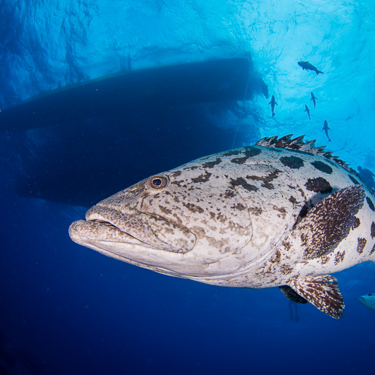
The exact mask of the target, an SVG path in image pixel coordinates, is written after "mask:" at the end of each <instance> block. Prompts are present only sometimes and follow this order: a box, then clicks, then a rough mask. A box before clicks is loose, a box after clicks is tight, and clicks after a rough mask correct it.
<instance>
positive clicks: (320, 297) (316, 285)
mask: <svg viewBox="0 0 375 375" xmlns="http://www.w3.org/2000/svg"><path fill="white" fill-rule="evenodd" d="M289 285H290V287H291V288H293V289H294V290H295V292H296V293H297V294H299V295H300V296H302V297H303V298H305V299H306V300H307V301H309V302H310V303H311V304H313V305H314V306H315V307H316V308H318V309H319V310H320V311H322V312H324V313H326V314H327V315H329V316H330V317H332V318H335V319H339V318H340V317H341V315H342V313H343V312H344V309H345V304H344V299H343V297H342V294H341V292H340V288H339V284H338V282H337V280H336V278H334V277H333V276H331V275H326V276H316V277H306V278H304V279H296V280H293V281H292V282H290V283H289Z"/></svg>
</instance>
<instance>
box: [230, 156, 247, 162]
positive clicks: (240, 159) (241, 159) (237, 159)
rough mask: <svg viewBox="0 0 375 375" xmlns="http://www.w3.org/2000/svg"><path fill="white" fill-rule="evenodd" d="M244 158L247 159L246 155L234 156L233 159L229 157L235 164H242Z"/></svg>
mask: <svg viewBox="0 0 375 375" xmlns="http://www.w3.org/2000/svg"><path fill="white" fill-rule="evenodd" d="M246 160H247V157H243V158H234V159H231V162H232V163H235V164H244V163H245V161H246Z"/></svg>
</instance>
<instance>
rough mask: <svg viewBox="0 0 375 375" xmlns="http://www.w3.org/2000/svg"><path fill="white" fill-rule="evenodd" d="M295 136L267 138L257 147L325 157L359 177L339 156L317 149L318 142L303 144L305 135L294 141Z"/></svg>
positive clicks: (322, 148) (257, 144) (261, 140)
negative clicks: (295, 151)
mask: <svg viewBox="0 0 375 375" xmlns="http://www.w3.org/2000/svg"><path fill="white" fill-rule="evenodd" d="M292 136H293V134H288V135H286V136H284V137H281V138H279V139H278V138H277V136H274V137H265V138H262V139H260V140H259V141H258V142H257V143H256V144H255V145H256V146H263V147H272V148H285V149H288V150H297V151H303V152H307V153H309V154H314V155H320V156H324V157H325V158H327V159H330V160H333V161H334V162H336V163H337V164H338V165H340V166H341V167H343V168H345V169H346V170H347V171H348V172H350V173H354V174H355V175H357V172H356V171H355V170H354V169H351V168H350V167H349V165H348V164H347V163H345V162H344V161H342V160H340V159H339V158H338V157H337V156H332V153H331V152H324V151H323V150H324V149H325V146H320V147H315V142H316V140H313V141H309V142H303V138H304V137H305V136H304V135H301V136H299V137H297V138H294V139H292Z"/></svg>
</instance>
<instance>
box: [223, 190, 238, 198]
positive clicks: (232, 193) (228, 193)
mask: <svg viewBox="0 0 375 375" xmlns="http://www.w3.org/2000/svg"><path fill="white" fill-rule="evenodd" d="M235 195H236V192H235V191H234V190H225V195H224V198H233V197H234V196H235Z"/></svg>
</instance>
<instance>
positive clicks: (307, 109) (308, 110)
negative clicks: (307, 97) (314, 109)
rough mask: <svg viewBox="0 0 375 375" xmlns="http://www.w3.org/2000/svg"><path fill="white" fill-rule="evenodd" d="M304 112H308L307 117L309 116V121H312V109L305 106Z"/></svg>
mask: <svg viewBox="0 0 375 375" xmlns="http://www.w3.org/2000/svg"><path fill="white" fill-rule="evenodd" d="M304 112H307V116H309V120H311V117H310V109H309V107H308V106H307V105H306V104H305V110H304Z"/></svg>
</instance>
